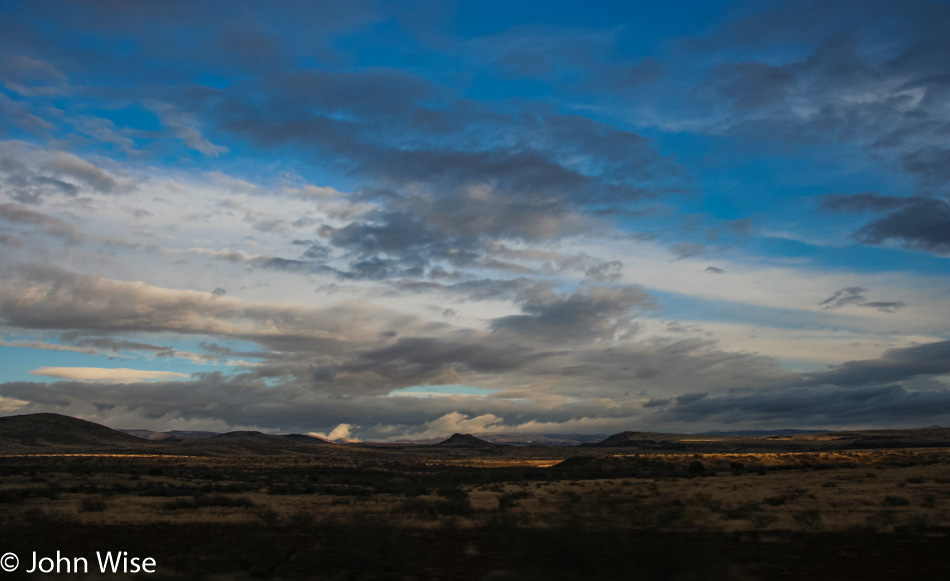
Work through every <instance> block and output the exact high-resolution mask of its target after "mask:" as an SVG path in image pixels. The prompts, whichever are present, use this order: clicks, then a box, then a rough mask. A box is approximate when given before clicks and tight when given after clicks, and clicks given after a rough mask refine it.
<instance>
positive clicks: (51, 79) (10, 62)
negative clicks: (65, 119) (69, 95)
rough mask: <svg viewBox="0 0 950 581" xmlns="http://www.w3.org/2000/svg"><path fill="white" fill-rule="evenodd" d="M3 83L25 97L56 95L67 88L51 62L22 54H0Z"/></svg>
mask: <svg viewBox="0 0 950 581" xmlns="http://www.w3.org/2000/svg"><path fill="white" fill-rule="evenodd" d="M0 78H2V79H3V85H4V87H6V88H7V89H9V90H11V91H15V92H17V93H19V94H21V95H23V96H26V97H35V96H42V95H57V94H62V93H65V92H67V91H68V90H69V83H68V81H67V79H66V75H64V74H63V73H62V72H61V71H60V70H59V69H57V68H56V67H54V66H53V65H52V64H50V63H48V62H46V61H42V60H38V59H34V58H30V57H27V56H23V55H10V54H7V55H3V56H0Z"/></svg>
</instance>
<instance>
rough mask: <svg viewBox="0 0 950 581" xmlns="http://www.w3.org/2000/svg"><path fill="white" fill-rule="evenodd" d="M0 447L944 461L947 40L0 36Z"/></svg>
mask: <svg viewBox="0 0 950 581" xmlns="http://www.w3.org/2000/svg"><path fill="white" fill-rule="evenodd" d="M0 272H2V276H0V414H2V415H18V414H24V413H35V412H55V413H61V414H67V415H71V416H75V417H80V418H84V419H88V420H91V421H96V422H99V423H103V424H106V425H108V426H111V427H115V428H138V429H153V430H214V431H227V430H237V429H251V430H261V431H264V432H269V433H289V432H295V433H314V434H321V435H325V436H329V437H332V438H351V439H361V440H399V439H422V438H435V437H442V436H447V435H450V434H452V433H454V432H462V433H488V432H495V433H512V434H515V433H544V434H611V433H615V432H619V431H623V430H640V431H665V432H686V433H695V432H702V431H710V430H754V429H780V428H798V429H849V428H899V427H926V426H930V425H944V426H950V3H947V2H943V1H937V0H907V1H904V2H900V3H897V2H893V1H889V0H861V1H847V0H842V1H812V0H796V1H788V2H785V1H778V0H764V1H763V0H757V1H754V2H752V1H750V2H746V1H727V0H712V1H711V0H671V1H668V2H662V3H660V2H628V1H625V2H607V1H596V0H594V1H591V0H587V1H585V2H573V1H550V0H548V1H545V2H510V1H508V2H495V1H479V2H468V1H459V2H450V1H443V0H439V1H431V2H429V1H412V0H407V1H398V2H382V1H379V2H376V1H371V0H352V1H348V2H313V1H302V0H301V1H294V0H290V1H285V2H280V3H260V2H250V1H244V2H242V1H232V0H227V1H204V2H186V1H167V2H157V1H143V0H122V1H119V0H100V1H96V2H91V1H90V2H83V1H78V0H77V1H69V2H57V1H53V0H50V1H44V2H33V1H22V2H21V1H16V0H0Z"/></svg>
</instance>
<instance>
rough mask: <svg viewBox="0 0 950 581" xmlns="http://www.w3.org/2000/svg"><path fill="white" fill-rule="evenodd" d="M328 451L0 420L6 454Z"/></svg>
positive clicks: (255, 437)
mask: <svg viewBox="0 0 950 581" xmlns="http://www.w3.org/2000/svg"><path fill="white" fill-rule="evenodd" d="M143 432H144V430H143ZM331 446H335V444H331V443H327V442H325V441H322V440H320V439H318V438H311V437H310V436H305V435H302V434H290V435H285V436H275V435H270V434H263V433H261V432H252V431H238V432H228V433H225V434H215V435H213V437H209V438H190V439H178V438H173V437H167V438H164V439H160V440H151V439H145V438H142V437H137V436H133V435H131V434H128V433H125V432H123V431H119V430H113V429H112V428H107V427H106V426H103V425H100V424H96V423H94V422H89V421H86V420H80V419H77V418H72V417H69V416H63V415H59V414H50V413H42V414H25V415H20V416H8V417H0V453H5V454H47V453H126V454H171V455H199V456H200V455H209V454H210V455H216V456H231V455H241V454H264V455H272V454H298V453H312V452H314V451H318V450H320V449H327V448H329V447H331Z"/></svg>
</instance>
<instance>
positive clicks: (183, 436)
mask: <svg viewBox="0 0 950 581" xmlns="http://www.w3.org/2000/svg"><path fill="white" fill-rule="evenodd" d="M119 431H120V432H123V433H126V434H129V435H130V436H135V437H137V438H142V439H143V440H155V441H160V440H169V439H175V440H201V439H204V438H213V437H215V436H217V435H219V434H220V432H201V431H194V430H169V431H167V432H156V431H154V430H127V429H120V430H119Z"/></svg>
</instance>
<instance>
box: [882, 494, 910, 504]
mask: <svg viewBox="0 0 950 581" xmlns="http://www.w3.org/2000/svg"><path fill="white" fill-rule="evenodd" d="M909 505H910V501H909V500H907V499H906V498H904V497H903V496H885V497H884V506H909Z"/></svg>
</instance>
